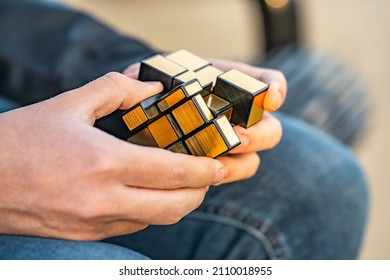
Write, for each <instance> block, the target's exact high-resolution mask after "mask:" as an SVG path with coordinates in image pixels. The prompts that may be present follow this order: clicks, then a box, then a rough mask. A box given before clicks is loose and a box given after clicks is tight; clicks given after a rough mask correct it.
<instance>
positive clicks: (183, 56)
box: [166, 50, 210, 71]
mask: <svg viewBox="0 0 390 280" xmlns="http://www.w3.org/2000/svg"><path fill="white" fill-rule="evenodd" d="M166 58H168V59H169V60H171V61H173V62H175V63H177V64H179V65H181V66H183V67H185V68H187V69H188V70H191V71H197V70H199V69H201V68H203V67H205V66H207V65H210V62H208V61H207V60H204V59H203V58H201V57H199V56H197V55H194V54H193V53H191V52H189V51H187V50H178V51H176V52H173V53H171V54H169V55H167V56H166Z"/></svg>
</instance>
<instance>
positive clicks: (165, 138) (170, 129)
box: [148, 115, 182, 148]
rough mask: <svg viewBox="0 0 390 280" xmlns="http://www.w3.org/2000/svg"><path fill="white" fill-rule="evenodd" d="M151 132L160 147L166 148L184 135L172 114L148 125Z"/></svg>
mask: <svg viewBox="0 0 390 280" xmlns="http://www.w3.org/2000/svg"><path fill="white" fill-rule="evenodd" d="M148 129H149V131H150V134H151V135H152V137H153V139H154V141H155V142H156V143H157V145H158V146H159V147H160V148H165V147H167V146H169V145H171V144H173V143H174V142H176V141H177V140H179V138H180V137H181V136H182V135H181V133H180V131H179V130H178V129H177V125H176V124H175V123H174V120H173V119H172V117H171V116H170V115H164V116H162V117H160V118H159V119H157V120H155V121H153V122H152V123H151V124H149V125H148Z"/></svg>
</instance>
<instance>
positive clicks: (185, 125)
mask: <svg viewBox="0 0 390 280" xmlns="http://www.w3.org/2000/svg"><path fill="white" fill-rule="evenodd" d="M172 115H173V116H174V117H175V120H176V122H177V124H178V125H179V127H180V129H181V131H183V133H184V134H185V135H187V134H189V133H190V132H192V131H194V130H195V129H197V128H198V127H200V126H202V125H203V124H205V123H207V122H209V121H210V120H211V119H212V118H213V115H212V113H211V112H210V110H209V108H208V107H207V105H206V103H205V102H204V100H203V99H202V97H201V95H199V94H198V95H196V96H195V97H193V98H191V99H190V100H188V101H187V102H185V103H183V104H182V105H180V106H178V107H177V108H176V109H174V110H173V111H172Z"/></svg>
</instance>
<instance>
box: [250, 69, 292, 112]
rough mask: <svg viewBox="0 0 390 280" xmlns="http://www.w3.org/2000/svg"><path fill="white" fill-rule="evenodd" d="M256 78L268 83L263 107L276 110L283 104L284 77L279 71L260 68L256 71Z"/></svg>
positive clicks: (285, 91)
mask: <svg viewBox="0 0 390 280" xmlns="http://www.w3.org/2000/svg"><path fill="white" fill-rule="evenodd" d="M257 79H259V80H261V81H263V82H265V83H266V84H269V85H270V87H269V88H268V90H267V92H266V95H265V97H264V103H263V106H264V109H265V110H267V111H271V112H273V111H276V110H277V109H279V108H280V107H281V106H282V105H283V103H284V101H285V99H286V94H287V80H286V78H285V77H284V75H283V73H282V72H280V71H277V70H271V69H261V71H259V73H258V76H257Z"/></svg>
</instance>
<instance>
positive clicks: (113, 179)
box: [0, 73, 226, 240]
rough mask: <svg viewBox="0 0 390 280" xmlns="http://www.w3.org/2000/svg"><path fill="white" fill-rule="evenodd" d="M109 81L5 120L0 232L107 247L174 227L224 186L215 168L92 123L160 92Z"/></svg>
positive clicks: (113, 77) (1, 122)
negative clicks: (112, 240) (154, 227)
mask: <svg viewBox="0 0 390 280" xmlns="http://www.w3.org/2000/svg"><path fill="white" fill-rule="evenodd" d="M161 89H162V86H161V84H159V83H157V84H146V83H142V82H139V81H136V80H133V79H131V78H129V77H126V76H124V75H122V74H119V73H110V74H107V75H105V76H104V77H102V78H99V79H97V80H95V81H93V82H91V83H89V84H88V85H86V86H84V87H82V88H79V89H75V90H72V91H69V92H67V93H64V94H61V95H58V96H57V97H55V98H52V99H50V100H47V101H44V102H41V103H38V104H35V105H31V106H27V107H24V108H21V109H17V110H14V111H10V112H8V113H3V114H0V131H1V137H0V178H1V180H0V233H3V234H15V235H31V236H42V237H53V238H62V239H72V240H100V239H103V238H107V237H110V236H115V235H122V234H128V233H132V232H135V231H138V230H141V229H143V228H144V227H146V226H147V225H149V224H158V225H165V224H172V223H175V222H177V221H178V220H180V219H181V218H182V217H183V216H184V215H186V214H188V213H189V212H191V211H192V210H194V209H195V208H197V207H198V206H199V204H200V203H201V202H202V201H203V198H204V195H205V193H206V191H207V189H208V186H209V185H212V184H218V183H220V182H221V181H222V180H223V179H224V177H225V175H226V169H225V167H224V166H223V165H222V164H221V163H220V162H219V161H217V160H213V159H210V158H204V157H194V156H187V155H182V154H176V153H172V152H169V151H166V150H163V149H158V148H149V147H141V146H138V145H133V144H130V143H127V142H125V141H122V140H119V139H117V138H115V137H113V136H111V135H109V134H107V133H105V132H103V131H101V130H99V129H97V128H94V127H93V126H92V125H93V124H94V122H95V120H97V119H99V118H101V117H103V116H105V115H107V114H109V113H111V112H113V111H114V110H116V109H128V108H130V107H131V106H133V105H134V104H136V103H138V102H140V101H141V100H143V99H145V98H146V97H148V96H151V95H153V94H156V93H158V92H159V91H160V90H161Z"/></svg>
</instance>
